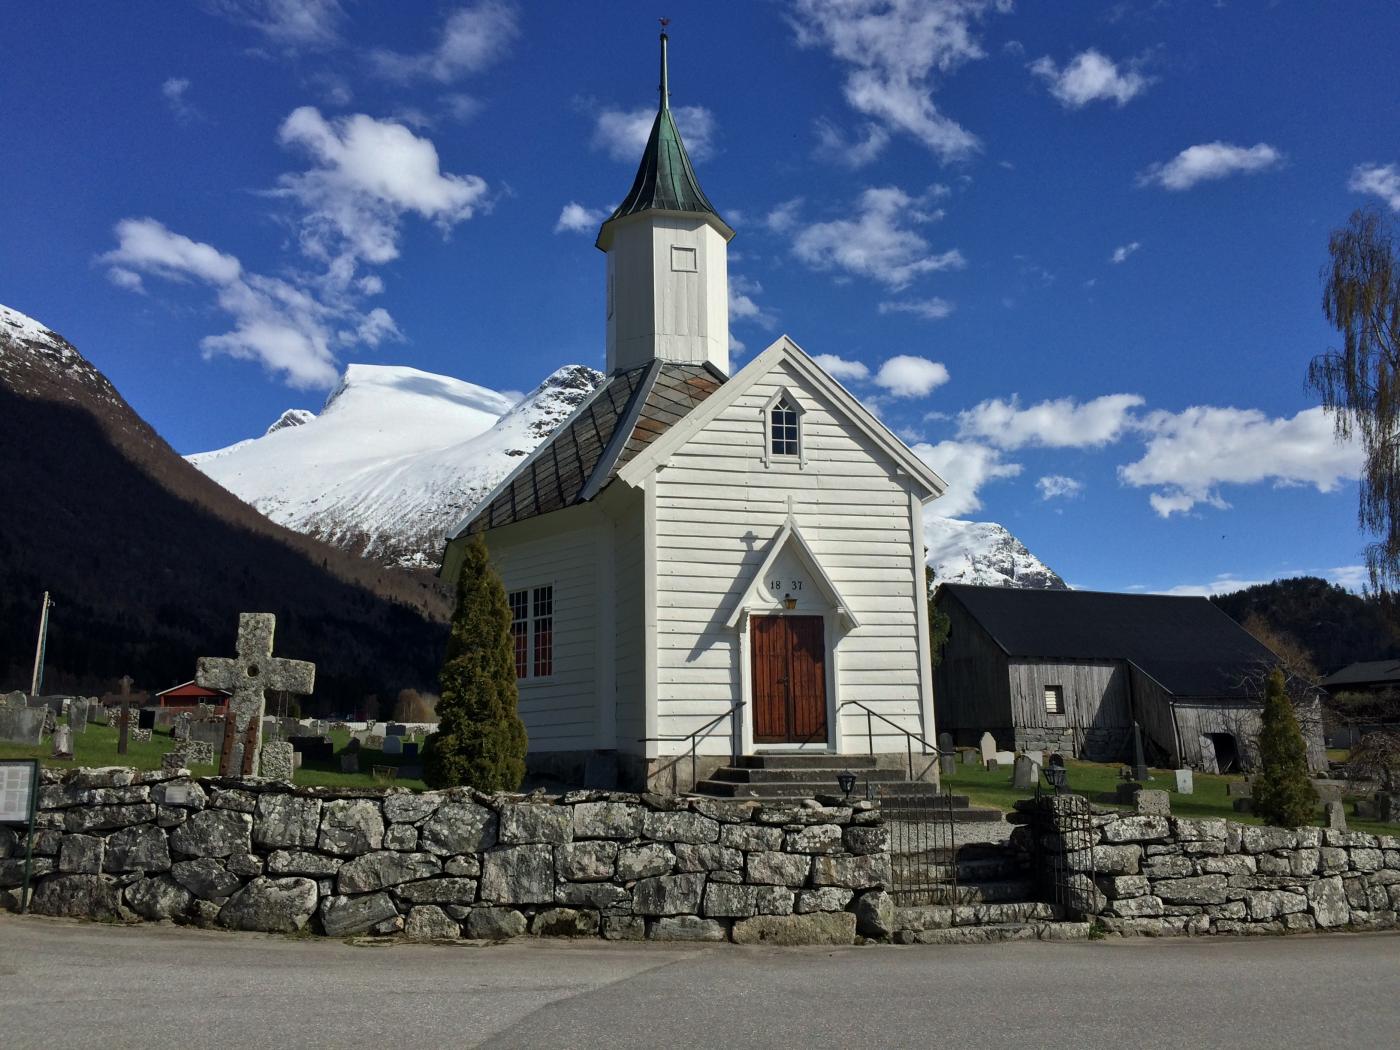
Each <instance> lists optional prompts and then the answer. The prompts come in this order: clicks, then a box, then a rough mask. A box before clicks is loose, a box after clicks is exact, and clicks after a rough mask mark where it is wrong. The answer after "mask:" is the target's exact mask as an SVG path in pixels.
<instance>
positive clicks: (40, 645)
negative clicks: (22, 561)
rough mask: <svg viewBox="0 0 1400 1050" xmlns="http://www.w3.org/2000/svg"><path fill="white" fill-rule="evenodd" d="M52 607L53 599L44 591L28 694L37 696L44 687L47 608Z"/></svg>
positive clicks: (47, 623)
mask: <svg viewBox="0 0 1400 1050" xmlns="http://www.w3.org/2000/svg"><path fill="white" fill-rule="evenodd" d="M52 608H53V599H52V598H50V597H49V592H48V591H45V592H44V608H43V610H42V611H41V612H40V613H39V640H38V642H37V643H35V646H34V678H33V679H32V681H31V682H30V686H29V695H30V696H38V695H39V690H40V689H42V688H43V687H44V652H45V650H46V649H47V648H48V644H49V610H50V609H52Z"/></svg>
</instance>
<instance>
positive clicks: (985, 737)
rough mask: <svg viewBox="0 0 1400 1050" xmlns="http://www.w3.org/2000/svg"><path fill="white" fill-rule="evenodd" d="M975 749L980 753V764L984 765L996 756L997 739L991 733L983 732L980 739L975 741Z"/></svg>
mask: <svg viewBox="0 0 1400 1050" xmlns="http://www.w3.org/2000/svg"><path fill="white" fill-rule="evenodd" d="M977 750H978V751H979V752H980V753H981V755H982V764H983V765H984V766H985V765H986V764H987V763H988V762H991V761H992V760H993V759H995V758H996V757H997V740H996V737H994V736H992V734H991V733H983V734H982V739H981V740H979V741H977Z"/></svg>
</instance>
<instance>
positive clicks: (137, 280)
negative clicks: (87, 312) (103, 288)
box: [107, 266, 146, 295]
mask: <svg viewBox="0 0 1400 1050" xmlns="http://www.w3.org/2000/svg"><path fill="white" fill-rule="evenodd" d="M107 280H109V281H111V282H112V283H113V284H115V285H116V286H117V287H118V288H121V289H123V290H124V291H128V292H136V293H137V294H139V295H145V294H146V285H145V282H143V281H142V280H141V275H140V274H139V273H136V272H134V271H132V270H127V269H123V268H122V267H120V266H113V267H111V268H110V269H108V271H107Z"/></svg>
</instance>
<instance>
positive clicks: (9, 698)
mask: <svg viewBox="0 0 1400 1050" xmlns="http://www.w3.org/2000/svg"><path fill="white" fill-rule="evenodd" d="M26 699H27V697H25V695H24V694H23V693H22V692H20V691H19V690H18V689H16V690H15V691H14V692H13V693H6V694H5V695H4V696H0V707H24V706H25V700H26Z"/></svg>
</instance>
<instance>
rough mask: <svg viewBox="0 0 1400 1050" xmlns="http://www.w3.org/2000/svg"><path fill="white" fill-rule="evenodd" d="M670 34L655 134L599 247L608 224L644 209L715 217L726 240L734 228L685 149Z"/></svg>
mask: <svg viewBox="0 0 1400 1050" xmlns="http://www.w3.org/2000/svg"><path fill="white" fill-rule="evenodd" d="M668 43H669V40H668V38H667V36H666V34H665V33H664V32H663V33H662V34H661V85H660V92H661V104H660V107H659V108H658V109H657V113H656V121H655V123H653V124H652V126H651V136H650V137H649V138H648V139H647V145H646V149H645V151H643V153H642V163H641V166H640V167H638V168H637V177H636V179H635V180H634V181H633V183H632V189H631V190H630V191H629V192H628V194H627V196H626V197H625V198H623V201H622V203H621V204H619V205H618V206H617V210H616V211H614V212H613V213H612V214H611V215H610V216H608V219H607V221H606V222H604V223H603V228H602V230H601V231H600V232H599V234H598V246H599V247H600V248H604V249H606V247H607V243H608V242H610V241H611V237H610V236H609V231H608V226H609V224H610V223H612V222H614V221H616V220H617V219H621V218H625V217H626V216H628V215H636V214H638V213H640V212H644V211H682V212H696V213H699V214H702V215H709V216H712V217H713V218H714V220H715V222H716V223H718V224H719V226H720V227H722V229H723V232H724V233H725V239H726V240H727V239H728V238H729V237H732V236H733V234H734V231H733V230H732V229H731V228H730V227H729V225H728V223H726V222H725V221H724V220H723V219H721V218H720V217H719V213H718V212H716V211H715V206H714V205H713V204H711V203H710V199H709V198H708V197H706V196H705V191H704V190H702V189H701V188H700V180H699V179H697V178H696V177H695V169H694V168H692V167H691V166H690V157H689V156H687V154H686V152H685V143H684V142H682V141H681V133H680V131H678V130H677V129H676V122H675V121H674V120H673V119H672V117H671V102H670V93H671V92H670V83H671V78H670V72H669V70H668V68H667V45H668Z"/></svg>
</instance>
